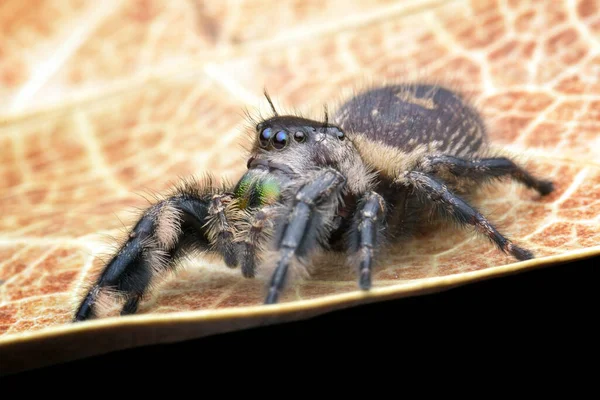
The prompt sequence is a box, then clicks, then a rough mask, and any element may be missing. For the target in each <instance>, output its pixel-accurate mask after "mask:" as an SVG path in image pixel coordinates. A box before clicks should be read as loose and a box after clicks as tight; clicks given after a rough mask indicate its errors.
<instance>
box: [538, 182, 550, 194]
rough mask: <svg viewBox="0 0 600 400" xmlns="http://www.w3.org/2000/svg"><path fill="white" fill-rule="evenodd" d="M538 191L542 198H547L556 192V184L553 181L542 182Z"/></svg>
mask: <svg viewBox="0 0 600 400" xmlns="http://www.w3.org/2000/svg"><path fill="white" fill-rule="evenodd" d="M536 189H537V191H538V192H539V193H540V194H541V195H542V196H546V195H547V194H550V193H552V192H553V191H554V183H553V182H552V181H540V182H539V183H538V185H537V188H536Z"/></svg>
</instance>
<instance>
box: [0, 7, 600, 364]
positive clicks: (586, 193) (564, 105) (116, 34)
mask: <svg viewBox="0 0 600 400" xmlns="http://www.w3.org/2000/svg"><path fill="white" fill-rule="evenodd" d="M340 8H343V10H344V13H340V12H338V10H339V9H340ZM342 14H343V16H342ZM0 26H2V27H3V28H4V32H3V35H2V37H1V38H0V82H1V85H0V99H1V100H2V101H1V102H0V115H1V119H0V160H1V161H2V162H1V163H0V189H1V190H2V195H1V196H0V210H1V211H2V219H1V220H0V335H2V336H0V353H1V354H2V359H3V365H2V366H1V367H2V369H3V370H4V371H10V370H20V369H26V368H33V367H35V366H39V365H45V364H49V363H53V362H58V361H64V360H68V359H74V358H77V357H83V356H85V355H91V354H98V353H102V352H107V351H111V350H117V349H122V348H125V347H130V346H136V345H144V344H151V343H159V342H168V341H175V340H183V339H187V338H192V337H199V336H203V335H208V334H213V333H218V332H225V331H231V330H235V329H242V328H245V327H250V326H257V325H263V324H269V323H276V322H282V321H286V320H295V319H301V318H306V317H309V316H312V315H317V314H320V313H324V312H327V311H330V310H333V309H336V308H341V307H348V306H351V305H354V304H359V303H366V302H372V301H379V300H382V299H387V298H398V297H402V296H409V295H414V294H419V293H426V292H431V291H439V290H444V289H447V288H449V287H452V286H456V285H461V284H465V283H469V282H473V281H476V280H479V279H485V278H490V277H495V276H500V275H503V274H507V273H512V272H517V271H522V270H526V269H531V268H539V267H543V266H548V265H552V264H555V263H558V262H563V261H566V260H573V259H577V258H581V257H586V256H591V255H595V254H598V253H600V223H599V222H600V217H599V215H600V190H599V189H600V159H599V158H598V157H599V156H598V149H599V148H600V135H599V134H598V131H599V130H600V80H599V78H598V77H599V76H600V55H599V54H600V40H599V37H600V12H599V10H598V3H597V2H595V1H589V0H580V1H576V2H567V1H564V2H523V1H509V2H495V1H489V2H488V1H478V2H467V1H459V0H457V1H452V2H443V1H434V0H421V1H418V0H413V1H403V2H393V1H378V2H371V1H369V2H367V1H360V0H354V1H350V2H346V1H344V2H342V1H331V2H327V3H326V5H323V2H322V1H312V0H310V1H292V2H276V1H270V2H253V1H250V0H248V1H243V2H240V5H239V8H238V7H237V5H236V7H235V8H228V6H226V5H224V3H223V2H220V1H209V2H190V1H183V0H181V1H168V2H167V1H165V2H162V1H158V0H155V1H143V2H141V1H140V2H133V1H132V2H120V1H116V0H111V1H103V2H94V1H91V0H72V1H67V0H65V1H61V0H54V1H46V2H43V3H42V4H40V5H38V4H37V3H36V5H35V6H34V5H33V2H26V1H21V0H9V1H5V2H3V3H2V5H0ZM415 78H431V79H436V80H440V81H448V80H449V81H451V82H452V83H453V84H454V85H455V86H458V87H460V88H461V89H462V90H464V91H466V92H467V93H468V94H470V95H471V96H472V97H473V99H474V100H475V101H476V103H477V104H478V105H479V107H480V108H481V110H482V112H483V113H484V115H485V117H486V118H487V120H488V122H489V127H490V135H491V137H492V139H493V141H494V143H495V144H496V145H498V146H500V147H502V148H504V149H506V150H508V151H511V152H513V153H514V154H515V155H516V156H517V157H519V160H521V161H523V162H524V163H526V165H527V166H528V167H529V168H530V169H532V170H533V171H535V172H536V173H538V174H539V175H543V176H548V177H551V178H552V179H554V181H555V183H556V187H557V190H556V191H555V192H554V193H553V194H551V195H550V196H548V197H545V198H541V199H540V198H539V196H537V195H536V194H534V193H532V192H531V191H527V190H525V189H523V188H522V187H519V186H518V185H515V184H510V183H505V184H501V185H497V186H496V187H495V188H494V189H490V190H488V191H486V192H485V193H483V194H482V195H481V196H480V198H479V201H478V205H479V207H480V208H481V209H482V210H483V211H484V212H485V213H486V214H487V215H488V216H490V218H491V219H492V220H493V221H495V222H496V223H497V224H498V226H499V227H500V228H501V229H502V230H503V231H504V232H506V233H508V234H509V236H511V237H512V238H513V239H514V240H515V241H517V242H518V243H520V244H522V245H524V246H526V247H529V248H531V249H532V250H533V251H534V252H535V253H536V255H537V256H538V258H537V259H535V260H530V261H527V262H520V263H515V262H514V260H513V259H511V258H510V257H508V256H505V255H503V254H501V253H499V252H498V251H497V250H496V249H494V248H492V247H491V246H490V245H489V244H488V243H487V242H485V241H483V240H480V239H475V238H473V237H472V236H471V235H469V234H468V233H467V232H457V231H455V230H453V229H452V228H443V227H440V230H439V231H436V232H434V233H432V232H429V233H428V232H424V233H422V234H420V235H419V236H418V237H416V238H415V239H414V240H412V241H410V242H408V243H407V244H406V245H405V246H401V247H399V248H397V249H395V250H394V251H393V253H392V254H391V255H390V256H389V258H388V259H386V260H385V263H384V265H383V266H382V268H380V269H379V270H378V272H377V273H376V275H375V277H374V284H375V288H374V289H373V290H372V291H371V292H370V293H362V292H360V291H358V290H357V286H356V283H355V282H356V277H355V274H354V272H353V271H351V270H349V269H348V268H346V267H344V266H343V265H331V266H328V267H323V268H321V269H319V270H318V271H317V272H316V273H315V275H314V276H313V277H312V279H310V280H305V281H300V282H298V283H297V284H296V285H294V286H293V287H291V288H289V289H288V290H287V292H286V294H285V296H284V297H283V299H282V303H281V304H279V305H277V306H272V307H264V306H262V305H261V304H262V300H263V298H264V282H262V281H260V280H244V279H243V278H242V277H241V274H240V273H239V271H237V270H230V269H227V268H225V267H224V265H223V264H222V263H221V262H220V261H218V260H209V259H202V258H200V259H198V260H196V261H195V262H194V263H191V264H190V265H188V266H187V268H186V269H185V270H183V271H181V272H180V273H179V274H178V275H177V276H176V277H174V278H173V279H171V280H169V281H167V282H165V283H164V284H163V286H162V287H161V288H160V290H159V291H158V292H157V293H156V295H155V296H154V297H153V298H152V299H149V300H148V301H146V302H145V303H144V304H143V305H142V307H141V309H140V312H139V314H138V315H135V316H131V317H127V318H124V317H117V318H109V319H104V320H97V321H92V322H89V323H85V324H76V325H75V324H70V319H71V316H72V313H73V310H74V307H75V306H76V302H77V300H78V298H77V296H79V295H81V288H82V285H83V284H84V282H87V281H88V280H89V279H90V277H91V276H93V275H94V274H95V273H97V271H98V269H99V268H100V267H101V264H100V261H101V259H99V258H98V256H99V255H102V254H110V251H111V249H112V247H111V246H112V245H113V243H114V242H113V241H112V240H111V237H114V236H118V235H120V234H121V233H122V232H123V231H124V229H125V227H126V226H129V225H130V224H132V223H133V222H134V220H135V212H132V211H135V208H136V207H137V208H144V207H146V206H147V205H148V202H147V200H146V199H144V197H143V196H140V194H144V193H146V197H148V198H149V199H152V194H153V193H155V192H161V191H163V190H165V189H168V188H169V186H170V185H171V184H172V183H173V182H176V181H177V179H178V177H181V176H188V175H191V174H201V173H203V172H206V171H211V172H213V173H215V174H216V175H220V176H223V177H226V178H229V179H231V180H234V179H235V178H236V177H238V176H239V174H240V173H241V172H242V171H243V170H244V168H245V161H244V160H243V158H242V150H241V148H239V147H238V146H237V143H238V139H239V136H240V133H241V131H242V130H243V129H244V127H245V124H246V121H245V120H244V117H243V109H244V108H245V107H249V108H250V109H253V108H254V107H258V106H261V107H262V106H263V104H262V103H264V101H263V99H261V97H260V96H261V93H262V89H263V87H264V86H267V87H268V89H269V91H270V93H271V94H272V96H273V98H274V100H275V101H276V102H277V103H278V104H280V105H282V106H283V107H284V108H287V109H290V110H291V109H295V108H299V109H306V110H311V109H316V108H320V107H321V105H322V104H323V103H324V102H327V103H330V104H332V102H333V103H335V102H337V101H339V100H341V94H342V93H347V91H348V90H351V89H352V88H355V87H357V85H358V86H359V87H360V85H361V84H364V83H365V82H373V81H381V80H397V79H415ZM90 343H93V345H90ZM41 349H43V350H44V352H43V356H40V355H39V354H42V353H40V350H41ZM65 349H69V351H65ZM22 360H26V362H25V363H24V362H23V361H22Z"/></svg>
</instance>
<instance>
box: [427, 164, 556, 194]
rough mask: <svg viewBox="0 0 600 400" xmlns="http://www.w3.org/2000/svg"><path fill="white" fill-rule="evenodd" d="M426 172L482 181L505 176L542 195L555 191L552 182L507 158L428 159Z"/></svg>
mask: <svg viewBox="0 0 600 400" xmlns="http://www.w3.org/2000/svg"><path fill="white" fill-rule="evenodd" d="M424 164H425V165H426V168H425V170H424V171H425V172H428V173H434V174H436V175H443V174H445V173H449V174H451V175H452V176H454V177H456V178H467V179H472V180H474V181H482V180H487V179H493V178H500V177H503V176H510V177H512V178H513V179H515V180H516V181H518V182H521V183H522V184H523V185H525V186H527V187H528V188H530V189H534V190H537V191H538V192H539V193H540V194H541V195H547V194H549V193H551V192H552V191H553V190H554V185H553V184H552V182H551V181H546V180H540V179H537V178H535V177H534V176H533V175H531V174H530V173H529V172H527V171H526V170H525V169H523V168H521V167H519V166H518V165H517V164H515V163H514V162H513V161H511V160H510V159H508V158H505V157H499V158H483V159H479V160H465V159H462V158H458V157H454V156H447V155H439V156H432V157H428V158H427V159H426V162H425V163H424Z"/></svg>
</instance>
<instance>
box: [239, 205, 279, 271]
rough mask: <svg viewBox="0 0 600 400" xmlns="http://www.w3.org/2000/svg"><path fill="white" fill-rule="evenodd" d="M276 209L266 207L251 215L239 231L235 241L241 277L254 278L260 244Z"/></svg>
mask: <svg viewBox="0 0 600 400" xmlns="http://www.w3.org/2000/svg"><path fill="white" fill-rule="evenodd" d="M275 214H276V209H275V208H273V207H271V206H267V207H264V208H262V209H260V210H258V211H257V212H256V213H254V214H253V215H252V217H251V218H250V219H249V221H248V222H247V223H246V225H247V226H246V227H245V228H242V229H241V232H240V235H239V238H238V239H237V240H236V243H235V244H236V245H237V246H238V249H239V250H238V252H237V253H238V254H239V257H240V259H239V263H240V265H241V266H242V275H243V276H244V277H245V278H254V276H255V275H256V266H257V264H258V261H259V260H258V257H257V254H258V253H259V252H260V248H261V242H262V241H263V240H265V239H266V238H265V231H266V228H267V227H271V225H272V220H273V218H274V217H275Z"/></svg>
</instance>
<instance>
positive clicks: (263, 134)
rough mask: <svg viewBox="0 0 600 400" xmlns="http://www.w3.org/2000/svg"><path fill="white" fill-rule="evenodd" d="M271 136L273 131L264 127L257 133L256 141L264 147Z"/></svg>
mask: <svg viewBox="0 0 600 400" xmlns="http://www.w3.org/2000/svg"><path fill="white" fill-rule="evenodd" d="M271 136H273V131H272V130H271V128H265V129H263V131H262V132H261V133H260V135H258V141H259V142H260V147H263V148H266V147H267V146H268V145H269V140H271Z"/></svg>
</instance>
